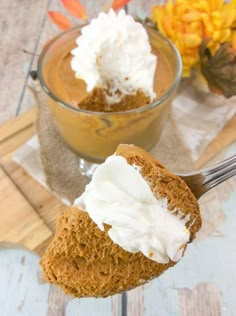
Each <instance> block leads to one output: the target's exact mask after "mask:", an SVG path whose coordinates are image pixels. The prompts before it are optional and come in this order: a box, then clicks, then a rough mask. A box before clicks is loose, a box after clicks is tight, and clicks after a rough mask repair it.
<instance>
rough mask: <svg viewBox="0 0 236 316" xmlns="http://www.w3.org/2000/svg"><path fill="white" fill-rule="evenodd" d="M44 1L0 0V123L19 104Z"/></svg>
mask: <svg viewBox="0 0 236 316" xmlns="http://www.w3.org/2000/svg"><path fill="white" fill-rule="evenodd" d="M47 4H48V0H40V1H28V0H21V1H19V0H11V1H0V20H1V29H0V38H1V44H2V45H1V49H0V60H1V68H0V87H1V89H0V100H1V103H0V124H1V123H3V122H4V121H6V120H7V119H9V118H11V117H13V116H14V115H15V112H16V109H17V108H18V106H19V105H20V103H21V99H22V95H23V92H24V89H25V85H26V83H27V78H28V70H29V69H30V66H31V62H32V58H33V56H32V55H31V54H27V53H24V50H27V51H29V52H31V53H33V54H34V51H35V48H36V44H37V39H38V35H39V33H40V30H41V24H42V21H43V19H44V16H45V13H46V8H47Z"/></svg>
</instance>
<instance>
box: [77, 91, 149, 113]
mask: <svg viewBox="0 0 236 316" xmlns="http://www.w3.org/2000/svg"><path fill="white" fill-rule="evenodd" d="M148 103H150V98H149V97H147V96H146V95H145V94H144V93H143V92H142V91H141V90H140V91H138V92H137V93H136V94H134V95H125V96H124V97H123V98H122V99H121V101H120V102H118V103H114V104H111V105H110V104H108V102H107V100H106V93H105V91H104V90H103V89H100V88H95V89H94V90H93V91H92V92H91V93H90V94H89V95H88V96H87V97H86V98H85V99H84V100H82V101H81V102H79V103H78V107H79V108H80V109H84V110H87V111H95V112H120V111H128V110H132V109H136V108H140V107H141V106H144V105H147V104H148Z"/></svg>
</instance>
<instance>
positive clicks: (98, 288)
mask: <svg viewBox="0 0 236 316" xmlns="http://www.w3.org/2000/svg"><path fill="white" fill-rule="evenodd" d="M116 155H120V156H123V157H125V158H126V159H127V161H128V163H129V164H131V165H132V164H135V165H137V166H140V167H141V170H140V172H141V174H142V176H143V177H144V178H145V179H146V180H147V181H148V183H149V184H150V187H151V190H152V192H153V193H154V195H155V196H156V197H157V198H167V200H168V208H169V210H170V211H173V210H176V209H180V210H181V211H182V213H183V217H184V216H186V215H188V214H189V216H190V219H189V221H188V222H187V223H186V227H187V228H188V229H189V230H190V240H191V241H192V240H193V239H194V237H195V235H196V232H197V231H198V230H199V229H200V227H201V216H200V211H199V206H198V202H197V200H196V198H195V196H194V195H193V194H192V192H191V191H190V189H189V188H188V186H187V185H186V184H185V182H184V181H183V180H182V179H181V178H179V177H178V176H176V175H174V174H172V173H170V172H169V171H168V170H167V169H166V168H165V167H164V166H162V165H161V164H160V163H159V162H158V161H157V160H156V159H155V158H153V157H152V156H151V155H150V154H148V153H146V152H145V151H144V150H142V149H140V148H138V147H135V146H133V145H119V147H118V148H117V151H116ZM124 181H125V179H124ZM174 214H175V213H174ZM176 216H177V214H176ZM108 230H109V226H108V225H105V231H101V230H100V229H99V228H98V227H97V225H96V224H95V223H94V222H93V221H92V220H91V219H90V217H89V215H88V213H87V212H84V211H81V210H79V209H78V208H77V207H71V208H68V209H67V210H66V211H65V212H64V213H63V214H62V215H61V216H60V217H59V219H58V222H57V230H56V234H55V236H54V238H53V240H52V242H51V243H50V245H49V247H48V249H47V251H46V253H45V254H44V256H43V258H42V260H41V266H42V269H43V272H44V276H45V278H46V280H47V281H49V282H51V283H54V284H56V285H58V286H60V287H61V288H62V289H63V290H64V291H65V292H66V293H68V294H70V295H72V296H74V297H106V296H109V295H113V294H117V293H121V292H123V291H127V290H129V289H132V288H134V287H136V286H138V285H140V284H143V283H146V282H148V281H149V280H151V279H153V278H155V277H158V276H159V275H160V274H161V273H163V272H164V271H165V270H167V269H168V268H170V267H172V266H174V265H175V264H176V263H175V262H172V261H169V263H168V264H161V263H158V262H156V261H153V260H151V259H149V258H147V257H146V256H144V255H143V254H142V253H141V252H138V253H130V252H127V251H125V250H124V249H122V248H121V247H120V246H118V245H117V244H115V243H114V242H113V241H112V240H111V239H110V237H109V236H108V234H107V231H108Z"/></svg>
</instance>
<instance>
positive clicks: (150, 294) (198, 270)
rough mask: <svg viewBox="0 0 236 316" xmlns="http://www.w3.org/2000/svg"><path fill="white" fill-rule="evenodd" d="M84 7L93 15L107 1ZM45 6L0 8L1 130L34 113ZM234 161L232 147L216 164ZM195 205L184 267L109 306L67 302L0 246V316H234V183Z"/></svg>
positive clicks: (4, 4)
mask: <svg viewBox="0 0 236 316" xmlns="http://www.w3.org/2000/svg"><path fill="white" fill-rule="evenodd" d="M81 2H83V3H84V4H85V6H86V8H87V10H88V11H89V13H90V15H91V14H93V12H94V10H95V11H96V10H98V6H99V3H103V4H104V3H106V2H107V1H100V2H98V1H91V0H90V1H81ZM157 2H158V1H146V2H145V1H141V0H139V1H133V3H131V4H130V10H131V11H132V12H135V13H138V14H139V15H144V13H143V12H144V11H145V10H147V9H148V8H149V7H150V6H151V5H152V4H153V3H157ZM159 2H160V1H159ZM49 5H50V8H52V9H54V10H56V8H57V6H58V1H56V0H54V1H48V0H41V1H36V0H34V1H27V0H22V1H17V0H11V1H1V2H0V16H1V23H2V27H1V44H2V47H1V50H0V54H1V56H0V57H1V58H0V60H1V61H2V63H1V66H0V70H1V76H0V83H1V89H0V100H1V104H0V122H1V123H3V122H4V121H6V120H7V119H9V118H11V117H13V116H15V115H18V114H19V113H21V112H23V111H26V110H27V109H28V108H29V107H30V106H33V105H34V101H33V99H32V98H31V96H30V93H29V91H28V89H27V84H28V83H29V80H30V78H29V75H28V71H29V70H30V69H34V67H35V62H36V60H37V55H35V54H38V52H39V51H40V50H41V46H42V44H43V43H45V41H46V40H47V39H48V38H50V36H52V35H53V34H54V31H55V30H54V29H53V27H52V26H51V25H50V23H49V22H48V20H47V19H45V16H46V11H47V10H48V6H49ZM60 10H61V9H60ZM23 50H26V51H27V52H29V53H32V54H33V55H31V54H28V53H23ZM232 154H236V144H233V145H232V146H231V147H230V148H228V149H227V150H225V151H224V152H223V153H221V154H220V155H219V156H218V157H217V158H216V159H218V160H220V159H222V158H224V157H227V156H230V155H232ZM0 189H1V188H0ZM200 202H201V211H202V216H203V227H202V230H201V231H200V233H199V234H198V238H197V240H196V241H195V242H194V243H193V244H191V245H190V246H189V247H188V251H187V252H186V254H185V257H184V258H183V259H182V260H181V262H180V263H179V264H178V265H177V266H176V267H174V268H173V269H170V270H169V271H167V272H166V273H165V274H163V275H162V276H161V277H159V278H158V279H156V280H154V281H152V282H151V283H149V284H147V285H145V286H141V287H139V288H137V289H135V290H133V291H130V292H128V293H126V294H124V295H117V296H113V297H110V298H107V299H80V300H79V299H75V300H72V299H71V298H69V297H68V296H65V295H64V294H63V293H62V292H61V291H60V290H59V289H57V288H55V287H53V286H50V285H48V284H46V283H44V281H43V279H42V275H41V271H40V267H39V265H38V260H39V258H38V257H37V256H36V255H35V254H33V253H31V252H28V251H25V250H22V249H13V248H8V249H6V248H1V245H0V248H1V249H0V316H18V315H19V316H20V315H24V316H28V315H29V316H31V315H34V316H62V315H64V316H77V315H81V316H125V315H130V316H131V315H132V316H172V315H173V316H176V315H177V316H178V315H180V316H189V315H191V316H208V315H209V316H210V315H211V316H218V315H224V316H235V315H236V246H235V245H236V177H234V178H231V179H230V180H228V181H227V182H225V183H224V184H222V185H220V186H219V187H218V188H216V189H214V190H212V191H211V192H209V193H207V194H206V195H205V196H204V197H203V198H202V199H201V201H200ZM1 211H3V210H1ZM4 211H5V210H4Z"/></svg>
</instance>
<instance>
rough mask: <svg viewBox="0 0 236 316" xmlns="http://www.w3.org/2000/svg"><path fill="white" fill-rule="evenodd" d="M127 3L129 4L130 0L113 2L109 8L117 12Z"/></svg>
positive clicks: (115, 0)
mask: <svg viewBox="0 0 236 316" xmlns="http://www.w3.org/2000/svg"><path fill="white" fill-rule="evenodd" d="M128 2H130V0H114V1H113V2H112V5H111V7H112V9H113V10H115V11H117V10H120V9H121V8H123V7H124V6H125V5H126V4H127V3H128Z"/></svg>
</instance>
